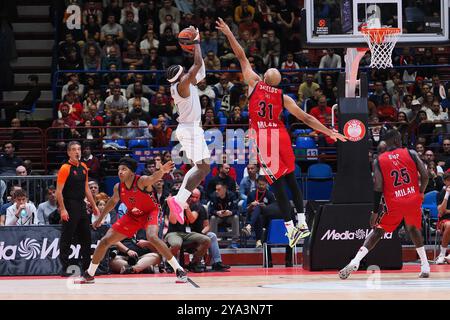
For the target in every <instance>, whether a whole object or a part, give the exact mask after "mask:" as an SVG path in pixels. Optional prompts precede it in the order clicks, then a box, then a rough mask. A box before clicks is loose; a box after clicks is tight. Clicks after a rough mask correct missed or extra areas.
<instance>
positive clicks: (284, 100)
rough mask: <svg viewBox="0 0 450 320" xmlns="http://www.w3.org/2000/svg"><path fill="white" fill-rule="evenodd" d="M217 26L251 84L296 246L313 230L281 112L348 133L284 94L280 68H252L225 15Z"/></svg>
mask: <svg viewBox="0 0 450 320" xmlns="http://www.w3.org/2000/svg"><path fill="white" fill-rule="evenodd" d="M216 25H217V29H218V30H220V31H222V32H223V34H224V35H225V36H226V37H227V38H228V40H229V41H230V45H231V48H232V49H233V52H234V54H235V55H236V57H237V59H238V60H239V62H240V64H241V69H242V74H243V76H244V80H245V81H246V82H247V84H248V92H249V117H250V131H251V135H252V138H253V139H255V140H256V145H257V149H258V150H257V151H258V156H259V159H258V160H259V162H260V164H261V167H262V168H263V170H264V171H265V173H266V176H267V180H268V181H269V183H271V184H272V186H273V187H274V193H275V196H276V198H277V202H278V204H279V206H280V208H281V210H282V212H283V213H284V215H285V217H284V221H285V226H286V229H287V236H288V238H289V245H290V246H291V247H294V246H295V245H296V244H297V242H298V241H299V240H300V239H301V238H305V237H307V236H308V235H309V234H310V232H309V230H308V225H307V224H306V219H305V214H304V212H303V211H304V210H303V195H302V193H301V191H300V189H299V187H298V185H297V181H296V179H295V174H294V171H295V156H294V153H293V151H292V147H291V139H290V136H289V133H288V132H287V130H286V127H285V125H284V123H283V121H282V120H281V119H280V115H281V113H282V111H283V107H285V108H286V109H287V110H288V111H289V112H290V113H291V114H292V115H294V116H295V117H296V118H297V119H299V120H301V121H303V122H304V123H305V124H306V125H308V126H309V127H311V128H313V129H314V130H317V131H320V132H322V133H324V134H326V135H328V136H330V137H331V138H332V139H333V140H334V141H336V140H340V141H346V140H347V139H346V137H345V136H343V135H341V134H339V133H338V132H336V131H334V130H331V129H328V128H327V127H325V126H324V125H322V124H321V123H320V122H319V121H318V120H317V119H316V118H314V117H313V116H311V115H309V114H307V113H305V112H304V111H303V110H302V109H300V108H299V107H298V105H297V104H296V103H295V101H294V100H293V99H292V98H291V97H289V96H287V95H285V94H283V91H282V90H281V89H279V88H277V87H276V86H278V84H279V83H280V81H281V74H280V72H279V71H278V70H277V69H274V68H270V69H268V70H267V71H266V73H265V74H264V79H261V78H260V77H259V76H258V75H257V74H256V73H255V72H254V71H253V70H252V68H251V66H250V62H249V61H248V59H247V57H246V56H245V53H244V50H243V49H242V47H241V46H240V45H239V43H238V41H237V40H236V38H235V37H234V35H233V33H232V32H231V30H230V28H229V27H228V25H227V24H226V23H225V22H224V21H223V20H222V19H221V18H219V20H218V21H217V22H216ZM285 183H287V185H288V187H289V189H290V190H291V193H292V197H293V200H294V204H295V209H296V211H297V213H298V214H299V220H300V221H298V225H299V227H298V228H297V227H295V226H294V223H293V222H292V214H291V213H292V208H291V206H290V202H289V199H288V197H287V192H286V191H287V190H286V189H285V186H284V185H285Z"/></svg>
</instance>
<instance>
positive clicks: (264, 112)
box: [248, 81, 286, 132]
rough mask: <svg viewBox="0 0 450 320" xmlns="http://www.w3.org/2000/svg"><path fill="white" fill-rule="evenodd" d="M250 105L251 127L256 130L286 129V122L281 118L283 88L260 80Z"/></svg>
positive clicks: (250, 99) (251, 97) (251, 96)
mask: <svg viewBox="0 0 450 320" xmlns="http://www.w3.org/2000/svg"><path fill="white" fill-rule="evenodd" d="M248 106H249V107H248V109H249V110H248V111H249V117H250V127H251V128H252V129H255V130H256V132H258V131H259V130H261V129H280V130H284V131H286V127H285V126H284V122H283V121H282V120H281V113H282V112H283V90H281V89H279V88H275V87H272V86H269V85H268V84H266V83H265V82H263V81H259V82H258V83H257V84H256V86H255V88H254V89H253V92H252V93H251V95H250V98H249V103H248Z"/></svg>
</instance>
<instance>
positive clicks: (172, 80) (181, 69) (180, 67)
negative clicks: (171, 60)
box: [167, 65, 183, 82]
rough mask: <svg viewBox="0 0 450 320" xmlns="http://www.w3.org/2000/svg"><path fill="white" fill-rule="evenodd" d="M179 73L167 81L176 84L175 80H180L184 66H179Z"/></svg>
mask: <svg viewBox="0 0 450 320" xmlns="http://www.w3.org/2000/svg"><path fill="white" fill-rule="evenodd" d="M178 68H179V69H178V72H177V74H176V75H174V76H173V77H172V78H170V79H167V81H169V82H174V81H175V80H177V79H178V77H179V76H180V74H181V73H182V72H183V67H182V66H180V65H178Z"/></svg>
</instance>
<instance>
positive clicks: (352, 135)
mask: <svg viewBox="0 0 450 320" xmlns="http://www.w3.org/2000/svg"><path fill="white" fill-rule="evenodd" d="M344 135H345V136H346V137H347V139H348V140H350V141H353V142H356V141H359V140H361V139H362V138H364V136H365V135H366V126H365V125H364V123H362V122H361V121H359V120H357V119H352V120H349V121H347V123H346V124H345V126H344Z"/></svg>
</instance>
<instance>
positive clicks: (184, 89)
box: [166, 26, 211, 224]
mask: <svg viewBox="0 0 450 320" xmlns="http://www.w3.org/2000/svg"><path fill="white" fill-rule="evenodd" d="M190 28H192V30H193V32H194V33H196V37H195V39H194V41H193V42H194V43H195V45H194V64H193V65H192V67H191V68H190V69H189V71H188V72H187V73H185V71H184V68H183V67H182V66H180V65H173V66H170V67H169V68H168V69H167V73H166V76H167V80H168V81H169V82H170V83H171V86H170V92H171V95H172V98H173V100H174V101H175V105H176V108H177V111H178V114H179V117H178V123H179V124H178V127H177V130H176V132H175V134H176V136H177V138H178V140H179V141H180V144H181V147H182V150H184V152H185V154H186V157H187V158H188V159H189V160H191V161H192V163H193V164H194V166H193V167H192V168H191V169H190V170H189V171H188V172H187V173H186V175H185V176H184V179H183V183H182V185H181V188H180V190H179V191H178V194H177V195H176V196H175V197H169V198H167V204H168V206H169V209H170V214H171V215H175V216H176V218H177V221H178V222H179V223H181V224H184V209H183V207H184V205H185V204H186V201H187V199H188V198H189V197H190V195H191V193H192V191H193V190H194V189H195V188H197V186H198V185H199V184H200V182H202V181H203V180H204V179H205V178H206V176H207V175H208V173H209V171H210V157H211V154H210V152H209V150H208V146H207V145H206V141H205V138H204V132H203V129H202V127H201V107H200V98H199V96H198V91H197V88H196V85H197V83H198V82H200V81H201V80H202V79H204V78H205V75H206V70H205V64H204V62H203V59H202V51H201V48H200V44H199V43H200V41H199V40H200V35H199V32H198V30H196V29H195V28H194V27H192V26H191V27H190Z"/></svg>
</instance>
